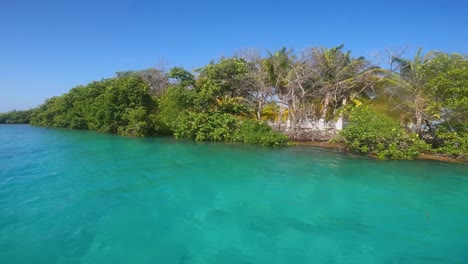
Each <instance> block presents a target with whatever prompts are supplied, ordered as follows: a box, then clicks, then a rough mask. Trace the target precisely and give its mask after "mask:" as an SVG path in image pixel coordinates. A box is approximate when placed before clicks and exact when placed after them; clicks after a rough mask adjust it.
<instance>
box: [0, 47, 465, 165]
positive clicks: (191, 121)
mask: <svg viewBox="0 0 468 264" xmlns="http://www.w3.org/2000/svg"><path fill="white" fill-rule="evenodd" d="M395 54H397V55H395ZM387 61H388V65H386V66H385V65H384V66H382V65H379V66H376V65H372V64H371V63H370V62H369V61H368V60H366V59H365V58H363V57H359V58H355V57H353V56H352V55H351V53H350V52H349V51H348V52H346V51H343V46H342V45H341V46H339V47H334V48H308V49H305V50H304V51H303V52H301V53H294V52H293V51H292V50H288V49H286V48H282V49H281V50H278V51H277V52H274V53H270V52H268V53H267V54H266V56H262V55H261V52H257V51H240V52H238V53H237V54H235V55H234V56H232V57H229V58H222V59H220V60H219V61H217V62H211V63H209V64H208V65H206V66H204V67H202V68H199V69H196V70H195V71H194V72H190V71H187V70H185V69H183V68H180V67H175V68H172V69H171V70H170V71H164V70H161V69H147V70H143V71H127V72H118V73H117V74H116V76H115V77H114V78H110V79H104V80H101V81H96V82H93V83H90V84H88V85H86V86H78V87H76V88H73V89H71V90H70V91H69V92H68V93H66V94H64V95H62V96H58V97H53V98H50V99H48V100H46V102H45V103H44V104H42V105H41V106H39V107H38V108H36V109H34V110H32V112H25V115H24V117H25V118H23V117H21V118H20V117H18V118H9V119H8V118H5V116H12V115H13V114H16V115H17V116H19V115H18V113H19V112H10V113H6V114H3V115H1V116H0V121H2V122H4V123H6V122H7V121H4V120H9V121H8V123H14V122H26V121H25V120H27V118H26V117H28V116H29V115H30V119H31V120H30V123H31V124H33V125H42V126H54V127H67V128H75V129H89V130H95V131H100V132H105V133H116V134H120V135H129V136H145V135H161V134H168V135H174V136H175V137H177V138H190V139H194V140H200V141H233V142H246V143H257V144H263V145H269V146H282V145H285V144H287V142H288V138H289V139H296V140H298V139H312V138H317V137H315V136H316V135H317V133H323V134H324V135H327V137H328V138H324V139H329V135H335V139H334V140H338V141H341V142H343V143H344V144H345V145H346V146H347V147H348V148H349V149H350V150H353V151H356V152H359V153H367V154H370V155H372V156H376V157H379V158H414V157H416V156H417V155H419V153H421V152H422V151H432V152H434V153H439V154H445V155H453V156H457V157H461V158H466V157H467V156H468V136H467V135H468V133H467V132H468V117H467V115H466V114H465V113H466V111H467V110H468V58H467V56H462V55H459V54H446V53H442V52H434V51H431V52H428V53H426V54H423V53H422V52H421V50H420V51H418V52H417V53H416V55H415V57H414V58H413V59H411V60H408V59H405V58H403V56H402V55H401V53H395V52H393V51H388V56H387ZM26 113H27V114H26ZM21 116H23V115H21ZM20 120H21V121H20ZM342 122H344V124H346V125H345V128H344V129H343V130H342V131H341V132H340V133H339V134H338V133H336V132H337V130H336V129H334V128H333V126H330V124H335V123H336V124H341V123H342ZM312 134H313V135H315V136H314V137H312V136H311V135H312Z"/></svg>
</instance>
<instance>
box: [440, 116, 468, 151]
mask: <svg viewBox="0 0 468 264" xmlns="http://www.w3.org/2000/svg"><path fill="white" fill-rule="evenodd" d="M436 139H437V142H438V143H439V145H438V146H437V147H436V148H434V150H433V152H435V153H439V154H445V155H452V156H456V157H458V158H460V159H465V160H466V159H468V133H467V126H466V124H456V125H452V126H451V129H450V128H449V127H447V126H445V125H444V124H443V125H441V126H439V127H438V128H437V131H436Z"/></svg>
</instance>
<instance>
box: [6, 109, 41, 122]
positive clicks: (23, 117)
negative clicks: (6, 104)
mask: <svg viewBox="0 0 468 264" xmlns="http://www.w3.org/2000/svg"><path fill="white" fill-rule="evenodd" d="M32 111H33V110H25V111H16V110H13V111H10V112H7V113H0V124H29V118H30V116H31V113H32Z"/></svg>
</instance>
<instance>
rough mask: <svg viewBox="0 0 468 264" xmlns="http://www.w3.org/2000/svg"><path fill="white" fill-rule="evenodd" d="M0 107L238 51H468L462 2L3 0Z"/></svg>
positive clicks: (467, 15) (467, 10)
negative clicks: (391, 48) (121, 74)
mask: <svg viewBox="0 0 468 264" xmlns="http://www.w3.org/2000/svg"><path fill="white" fill-rule="evenodd" d="M0 34H1V38H0V92H1V93H0V112H4V111H9V110H12V109H28V108H31V107H35V106H37V105H38V104H40V103H42V102H43V101H44V99H45V98H48V97H52V96H55V95H61V94H63V93H65V92H67V91H68V90H69V89H71V88H72V87H74V86H76V85H79V84H87V83H88V82H90V81H92V80H100V79H102V78H107V77H111V76H112V75H113V74H114V73H115V72H116V71H122V70H130V69H134V70H137V69H144V68H148V67H154V66H156V65H157V64H158V63H159V62H160V61H165V62H167V63H168V65H169V66H184V67H186V68H188V69H192V68H194V67H199V66H202V65H204V64H206V63H208V62H209V61H210V60H211V59H217V58H219V57H220V56H222V55H226V56H228V55H232V54H233V52H234V51H235V50H237V49H240V48H259V49H269V50H276V49H279V48H281V47H282V46H287V47H290V48H294V49H295V50H297V51H300V50H302V49H304V48H305V47H309V46H326V47H332V46H336V45H339V44H341V43H344V44H345V48H346V49H348V50H351V51H352V53H353V54H354V55H355V56H365V57H369V54H370V53H372V52H374V51H379V50H383V49H384V48H385V47H387V46H399V45H403V44H408V45H409V46H410V47H411V48H412V50H410V52H414V51H415V50H416V49H417V48H418V47H424V49H425V50H431V49H437V50H442V51H446V52H458V53H464V54H465V53H468V1H466V0H456V1H449V0H447V1H442V0H441V1H431V0H427V1H412V0H406V1H400V0H397V1H378V0H373V1H338V0H336V1H295V0H286V1H273V0H270V1H255V0H250V1H248V0H237V1H182V0H179V1H173V0H172V1H156V0H155V1H137V0H135V1H133V0H132V1H118V0H116V1H99V0H95V1H88V0H75V1H72V0H70V1H64V0H60V1H48V0H43V1H32V0H31V1H22V0H11V1H3V2H2V4H1V6H0Z"/></svg>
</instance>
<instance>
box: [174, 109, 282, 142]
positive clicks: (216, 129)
mask: <svg viewBox="0 0 468 264" xmlns="http://www.w3.org/2000/svg"><path fill="white" fill-rule="evenodd" d="M176 124H177V125H176V127H175V131H174V135H175V136H176V137H177V138H189V139H194V140H197V141H231V142H243V143H250V144H261V145H264V146H273V147H276V146H286V145H287V144H288V142H289V140H288V138H287V137H286V136H285V135H282V134H280V133H278V132H276V131H274V130H273V129H272V128H271V127H270V126H268V125H267V124H265V123H262V122H259V121H256V120H251V119H245V120H241V119H239V118H236V117H235V116H234V115H231V114H227V113H193V112H191V113H186V114H183V115H181V116H180V117H179V118H178V119H177V122H176Z"/></svg>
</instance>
